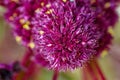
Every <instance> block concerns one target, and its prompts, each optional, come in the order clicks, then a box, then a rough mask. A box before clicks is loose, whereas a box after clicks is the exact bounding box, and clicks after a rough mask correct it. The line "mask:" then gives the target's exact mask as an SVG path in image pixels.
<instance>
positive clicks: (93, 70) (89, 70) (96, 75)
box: [83, 59, 106, 80]
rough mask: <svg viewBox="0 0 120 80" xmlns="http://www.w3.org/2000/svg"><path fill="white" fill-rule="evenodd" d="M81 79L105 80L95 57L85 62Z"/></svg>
mask: <svg viewBox="0 0 120 80" xmlns="http://www.w3.org/2000/svg"><path fill="white" fill-rule="evenodd" d="M83 80H106V78H105V77H104V74H103V73H102V70H101V69H100V66H99V64H98V62H97V60H96V59H94V60H91V61H90V62H89V63H86V66H85V68H84V69H83Z"/></svg>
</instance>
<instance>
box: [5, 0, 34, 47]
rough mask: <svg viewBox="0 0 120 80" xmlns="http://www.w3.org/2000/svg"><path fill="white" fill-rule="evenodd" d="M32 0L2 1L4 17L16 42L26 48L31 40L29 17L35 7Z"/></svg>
mask: <svg viewBox="0 0 120 80" xmlns="http://www.w3.org/2000/svg"><path fill="white" fill-rule="evenodd" d="M34 3H35V1H33V0H4V6H5V7H6V8H7V12H6V14H5V17H6V19H7V21H8V22H9V23H10V24H11V26H12V29H13V33H14V36H15V38H16V40H17V41H18V42H20V43H22V44H23V45H24V46H27V45H28V43H29V42H30V40H31V27H32V26H31V23H30V21H31V16H32V15H33V12H34V11H33V10H34V8H35V7H36V5H35V4H34Z"/></svg>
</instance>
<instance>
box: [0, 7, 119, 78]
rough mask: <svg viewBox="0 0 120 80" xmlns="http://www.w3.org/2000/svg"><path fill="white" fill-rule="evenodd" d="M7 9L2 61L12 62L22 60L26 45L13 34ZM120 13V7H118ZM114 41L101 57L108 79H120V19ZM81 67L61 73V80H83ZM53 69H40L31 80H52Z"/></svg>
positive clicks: (0, 23) (0, 30)
mask: <svg viewBox="0 0 120 80" xmlns="http://www.w3.org/2000/svg"><path fill="white" fill-rule="evenodd" d="M4 11H5V9H4V8H2V7H0V63H8V64H9V63H12V62H14V61H15V60H21V58H22V57H23V55H24V52H25V50H24V47H22V46H21V45H19V44H17V43H16V42H15V40H14V37H13V35H12V31H11V29H10V26H9V25H8V23H7V22H6V21H5V20H4V16H3V13H4ZM117 11H118V13H120V9H119V8H118V9H117ZM113 36H114V39H113V43H112V45H111V46H110V50H109V52H108V53H109V54H107V55H106V56H104V57H101V58H99V63H100V66H101V68H102V70H103V72H104V74H105V76H106V77H107V80H120V68H119V67H120V21H119V22H117V23H116V26H115V28H114V29H113ZM81 70H82V68H81V69H77V70H75V71H72V72H65V73H64V72H62V73H60V76H59V80H81ZM52 75H53V72H52V71H49V70H46V69H40V70H38V71H37V73H36V74H35V76H34V79H31V80H51V78H52Z"/></svg>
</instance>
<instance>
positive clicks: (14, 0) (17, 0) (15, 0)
mask: <svg viewBox="0 0 120 80" xmlns="http://www.w3.org/2000/svg"><path fill="white" fill-rule="evenodd" d="M11 1H13V2H16V3H18V2H19V0H11Z"/></svg>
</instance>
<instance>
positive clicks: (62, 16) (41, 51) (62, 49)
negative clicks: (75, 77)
mask: <svg viewBox="0 0 120 80" xmlns="http://www.w3.org/2000/svg"><path fill="white" fill-rule="evenodd" d="M95 16H96V15H95V13H94V11H93V10H92V9H91V8H90V5H89V2H87V1H86V2H85V1H82V0H54V1H48V3H47V4H46V5H44V6H43V7H42V8H38V11H37V12H36V13H35V16H34V17H33V19H32V21H31V23H32V25H33V26H34V27H33V28H32V39H33V42H34V44H35V47H34V49H33V50H34V52H35V57H34V58H33V59H34V60H35V61H36V62H38V63H39V64H40V65H42V66H44V67H47V68H48V69H53V70H63V71H64V70H68V69H70V70H73V69H75V68H77V67H81V66H82V65H83V64H84V63H85V62H86V61H89V59H90V58H91V57H94V56H95V55H98V54H99V52H101V50H103V47H104V49H105V48H106V47H107V45H108V44H109V43H110V40H111V36H110V35H109V33H107V31H106V30H105V29H103V27H98V26H96V24H95V23H94V19H95ZM107 40H108V42H107ZM105 42H107V43H105ZM101 47H102V48H101Z"/></svg>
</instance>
